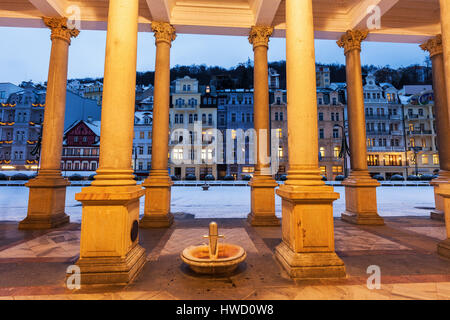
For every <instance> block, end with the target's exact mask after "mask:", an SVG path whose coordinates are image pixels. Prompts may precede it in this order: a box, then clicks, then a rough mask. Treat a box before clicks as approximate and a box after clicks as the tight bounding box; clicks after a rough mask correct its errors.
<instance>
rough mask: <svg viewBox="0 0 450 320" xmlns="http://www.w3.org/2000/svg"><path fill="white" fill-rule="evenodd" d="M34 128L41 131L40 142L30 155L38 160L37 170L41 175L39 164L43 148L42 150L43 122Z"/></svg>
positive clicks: (39, 134) (39, 133)
mask: <svg viewBox="0 0 450 320" xmlns="http://www.w3.org/2000/svg"><path fill="white" fill-rule="evenodd" d="M34 127H36V128H38V129H39V132H38V141H37V143H36V145H35V146H34V148H33V150H31V151H30V155H32V156H35V157H36V160H37V162H38V163H37V169H36V173H39V167H40V166H39V164H40V161H41V148H42V122H39V123H35V124H34Z"/></svg>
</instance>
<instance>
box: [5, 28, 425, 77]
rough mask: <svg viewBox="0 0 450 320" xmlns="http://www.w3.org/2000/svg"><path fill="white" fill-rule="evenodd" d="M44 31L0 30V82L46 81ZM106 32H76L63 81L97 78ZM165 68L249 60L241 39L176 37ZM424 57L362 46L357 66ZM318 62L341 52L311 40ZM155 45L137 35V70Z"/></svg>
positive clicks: (408, 50)
mask: <svg viewBox="0 0 450 320" xmlns="http://www.w3.org/2000/svg"><path fill="white" fill-rule="evenodd" d="M49 36H50V30H48V29H23V28H4V27H2V28H0V39H2V43H3V45H2V50H0V82H12V83H14V84H20V82H22V81H23V80H33V81H35V82H43V81H46V80H47V73H48V62H49V56H50V45H51V42H50V39H49ZM105 43H106V32H104V31H82V32H81V33H80V36H79V37H78V38H76V39H74V40H73V41H72V45H71V47H70V54H69V75H68V77H69V79H71V78H84V77H102V76H103V69H104V58H105ZM285 51H286V48H285V40H284V39H279V38H272V39H271V40H270V50H269V61H277V60H284V59H285V57H286V53H285ZM171 55H172V56H171V65H172V66H174V65H176V64H180V65H190V64H206V65H218V66H222V67H225V68H229V67H232V66H235V65H237V64H238V63H240V62H245V61H247V59H248V58H251V59H252V58H253V52H252V47H251V45H250V44H249V43H248V40H247V38H245V37H229V36H204V35H202V36H199V35H186V34H179V35H178V38H177V39H176V40H175V41H174V43H173V46H172V51H171ZM425 57H426V54H425V53H424V52H423V51H422V50H421V49H420V48H419V46H418V45H417V44H391V43H373V42H372V43H367V42H365V43H363V53H362V56H361V59H362V63H363V64H374V65H378V66H384V65H390V66H391V67H400V66H407V65H410V64H423V63H424V60H425ZM316 60H317V62H318V63H334V62H337V63H344V62H345V59H344V53H343V49H340V48H338V47H337V45H336V42H335V41H328V40H317V41H316ZM154 63H155V45H154V37H153V34H152V33H139V39H138V66H137V70H138V71H153V70H154Z"/></svg>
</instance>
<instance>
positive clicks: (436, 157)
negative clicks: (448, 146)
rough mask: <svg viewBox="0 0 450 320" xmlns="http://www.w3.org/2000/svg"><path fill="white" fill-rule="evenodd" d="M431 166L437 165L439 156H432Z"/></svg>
mask: <svg viewBox="0 0 450 320" xmlns="http://www.w3.org/2000/svg"><path fill="white" fill-rule="evenodd" d="M433 164H435V165H438V164H439V155H437V154H433Z"/></svg>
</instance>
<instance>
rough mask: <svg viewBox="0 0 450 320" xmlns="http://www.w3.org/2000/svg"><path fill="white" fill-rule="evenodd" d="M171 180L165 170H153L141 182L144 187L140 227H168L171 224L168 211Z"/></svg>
mask: <svg viewBox="0 0 450 320" xmlns="http://www.w3.org/2000/svg"><path fill="white" fill-rule="evenodd" d="M172 185H173V182H172V180H171V179H170V177H169V175H168V174H167V170H153V171H152V172H150V176H149V177H148V178H147V180H145V181H144V183H143V184H142V186H143V187H145V209H144V216H143V217H142V219H141V221H140V227H141V228H169V227H170V226H171V225H172V224H173V220H174V219H173V215H172V214H171V213H170V198H171V187H172Z"/></svg>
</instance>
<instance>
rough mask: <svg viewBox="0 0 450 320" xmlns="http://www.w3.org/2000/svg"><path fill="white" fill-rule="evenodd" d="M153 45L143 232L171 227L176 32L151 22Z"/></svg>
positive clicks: (168, 27) (141, 223) (162, 24)
mask: <svg viewBox="0 0 450 320" xmlns="http://www.w3.org/2000/svg"><path fill="white" fill-rule="evenodd" d="M152 30H153V32H154V35H155V43H156V62H155V89H154V102H153V127H152V169H151V171H150V175H149V177H148V178H147V179H146V180H145V181H144V183H143V184H142V185H143V186H144V187H145V209H144V217H142V219H141V222H140V226H141V227H142V228H167V227H169V226H170V225H172V223H173V215H172V214H171V212H170V197H171V186H172V185H173V183H172V180H171V179H170V177H169V173H168V166H167V165H168V159H167V154H168V153H169V106H170V47H171V46H172V41H173V40H175V38H176V33H175V28H174V27H173V26H172V25H170V24H169V23H166V22H152Z"/></svg>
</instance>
